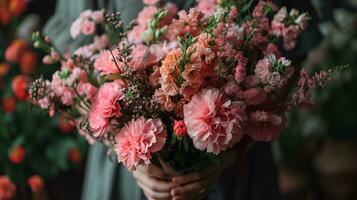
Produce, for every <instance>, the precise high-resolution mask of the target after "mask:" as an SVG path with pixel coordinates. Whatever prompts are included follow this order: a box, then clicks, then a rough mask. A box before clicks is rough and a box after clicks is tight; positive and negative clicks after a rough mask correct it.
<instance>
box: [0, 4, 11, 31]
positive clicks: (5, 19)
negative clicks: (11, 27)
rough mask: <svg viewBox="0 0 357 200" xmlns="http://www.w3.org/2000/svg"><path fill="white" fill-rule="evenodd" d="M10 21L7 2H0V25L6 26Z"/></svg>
mask: <svg viewBox="0 0 357 200" xmlns="http://www.w3.org/2000/svg"><path fill="white" fill-rule="evenodd" d="M10 20H11V13H10V10H9V6H8V2H7V1H0V23H1V24H3V25H6V24H8V23H9V22H10Z"/></svg>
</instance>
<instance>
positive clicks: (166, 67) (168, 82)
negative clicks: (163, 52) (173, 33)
mask: <svg viewBox="0 0 357 200" xmlns="http://www.w3.org/2000/svg"><path fill="white" fill-rule="evenodd" d="M181 54H182V52H181V51H180V50H179V49H175V50H172V51H170V52H169V53H168V54H167V56H166V58H165V60H164V61H163V62H162V66H161V68H160V74H161V80H160V84H161V88H162V91H163V92H164V93H165V94H166V95H168V96H175V95H177V94H178V92H179V88H178V86H177V85H176V83H177V79H178V77H179V76H180V69H179V66H178V61H179V60H180V57H181Z"/></svg>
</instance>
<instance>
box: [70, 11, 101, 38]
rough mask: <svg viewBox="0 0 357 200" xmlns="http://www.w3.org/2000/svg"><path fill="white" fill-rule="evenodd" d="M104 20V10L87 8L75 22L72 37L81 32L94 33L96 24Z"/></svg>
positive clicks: (71, 29) (85, 33)
mask: <svg viewBox="0 0 357 200" xmlns="http://www.w3.org/2000/svg"><path fill="white" fill-rule="evenodd" d="M103 20H104V11H103V10H98V11H92V10H86V11H84V12H82V13H81V14H80V16H79V18H77V19H76V20H75V21H74V22H73V24H72V26H71V28H70V34H71V36H72V38H77V37H78V36H79V35H80V34H83V35H93V34H94V33H95V32H96V24H98V23H101V22H103Z"/></svg>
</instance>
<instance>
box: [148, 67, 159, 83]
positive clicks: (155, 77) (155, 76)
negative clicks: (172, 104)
mask: <svg viewBox="0 0 357 200" xmlns="http://www.w3.org/2000/svg"><path fill="white" fill-rule="evenodd" d="M149 85H150V86H152V87H154V88H155V87H157V86H159V85H160V69H159V67H158V66H154V67H153V72H152V73H151V74H150V75H149Z"/></svg>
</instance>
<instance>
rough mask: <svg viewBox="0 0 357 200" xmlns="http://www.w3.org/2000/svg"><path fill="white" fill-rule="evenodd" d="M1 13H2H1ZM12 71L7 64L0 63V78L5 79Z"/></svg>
mask: <svg viewBox="0 0 357 200" xmlns="http://www.w3.org/2000/svg"><path fill="white" fill-rule="evenodd" d="M0 12H1V11H0ZM9 70H10V65H9V64H7V63H0V77H3V76H4V75H5V74H7V72H9Z"/></svg>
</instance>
